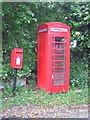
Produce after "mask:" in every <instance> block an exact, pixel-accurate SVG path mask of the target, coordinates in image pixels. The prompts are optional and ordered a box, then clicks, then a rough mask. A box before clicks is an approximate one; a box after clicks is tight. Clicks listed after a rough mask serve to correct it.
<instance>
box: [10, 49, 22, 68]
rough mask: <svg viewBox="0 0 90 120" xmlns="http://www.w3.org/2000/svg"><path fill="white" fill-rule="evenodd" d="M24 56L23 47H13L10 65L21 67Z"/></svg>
mask: <svg viewBox="0 0 90 120" xmlns="http://www.w3.org/2000/svg"><path fill="white" fill-rule="evenodd" d="M22 57H23V49H18V48H14V49H12V53H11V62H10V67H11V68H16V69H21V68H22Z"/></svg>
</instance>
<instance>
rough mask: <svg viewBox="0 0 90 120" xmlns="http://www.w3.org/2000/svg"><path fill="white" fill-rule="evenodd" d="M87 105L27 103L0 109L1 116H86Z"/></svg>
mask: <svg viewBox="0 0 90 120" xmlns="http://www.w3.org/2000/svg"><path fill="white" fill-rule="evenodd" d="M88 107H89V106H88V105H79V106H57V107H56V106H53V107H49V106H47V107H40V106H33V105H32V104H27V105H24V106H22V105H21V106H14V107H12V108H5V109H4V110H2V111H0V116H1V118H88Z"/></svg>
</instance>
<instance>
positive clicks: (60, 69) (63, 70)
mask: <svg viewBox="0 0 90 120" xmlns="http://www.w3.org/2000/svg"><path fill="white" fill-rule="evenodd" d="M52 72H53V73H58V72H66V68H52Z"/></svg>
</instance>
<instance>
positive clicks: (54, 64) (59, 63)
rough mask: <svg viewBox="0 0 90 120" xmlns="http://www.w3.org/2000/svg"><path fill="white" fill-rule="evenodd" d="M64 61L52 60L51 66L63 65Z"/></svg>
mask: <svg viewBox="0 0 90 120" xmlns="http://www.w3.org/2000/svg"><path fill="white" fill-rule="evenodd" d="M65 65H66V63H65V62H53V63H52V66H65Z"/></svg>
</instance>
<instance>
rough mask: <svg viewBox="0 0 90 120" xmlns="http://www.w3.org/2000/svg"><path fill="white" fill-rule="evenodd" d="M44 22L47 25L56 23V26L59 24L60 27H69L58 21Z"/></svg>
mask: <svg viewBox="0 0 90 120" xmlns="http://www.w3.org/2000/svg"><path fill="white" fill-rule="evenodd" d="M44 24H45V25H47V26H53V25H58V26H61V27H62V26H63V27H69V28H70V26H68V25H66V24H64V23H60V22H47V23H44ZM41 25H43V24H41ZM41 25H40V26H41Z"/></svg>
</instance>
